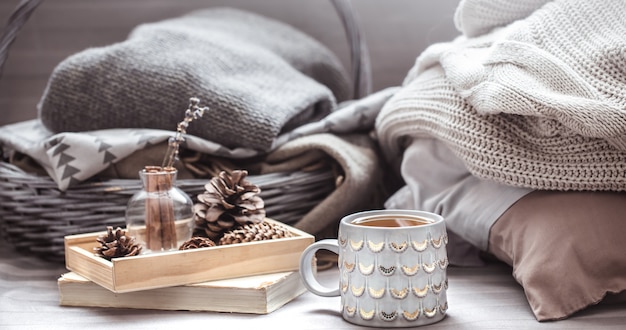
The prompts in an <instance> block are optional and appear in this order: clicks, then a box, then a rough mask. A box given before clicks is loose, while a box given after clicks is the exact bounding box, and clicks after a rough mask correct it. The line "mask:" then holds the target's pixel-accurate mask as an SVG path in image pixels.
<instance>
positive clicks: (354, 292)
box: [350, 285, 365, 297]
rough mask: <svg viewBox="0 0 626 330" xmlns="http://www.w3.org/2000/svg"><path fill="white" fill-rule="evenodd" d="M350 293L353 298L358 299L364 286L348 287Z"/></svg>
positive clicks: (363, 290)
mask: <svg viewBox="0 0 626 330" xmlns="http://www.w3.org/2000/svg"><path fill="white" fill-rule="evenodd" d="M350 291H352V295H353V296H355V297H360V296H362V295H363V292H365V286H361V287H358V288H357V287H355V286H354V285H353V286H351V287H350Z"/></svg>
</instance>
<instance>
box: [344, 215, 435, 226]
mask: <svg viewBox="0 0 626 330" xmlns="http://www.w3.org/2000/svg"><path fill="white" fill-rule="evenodd" d="M352 223H353V224H355V225H359V226H369V227H387V228H389V227H413V226H422V225H428V224H430V223H432V222H431V221H429V220H426V219H423V218H420V217H416V216H408V215H397V214H394V215H391V214H390V215H377V216H372V217H363V218H358V219H354V221H352Z"/></svg>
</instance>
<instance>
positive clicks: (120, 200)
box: [0, 162, 335, 261]
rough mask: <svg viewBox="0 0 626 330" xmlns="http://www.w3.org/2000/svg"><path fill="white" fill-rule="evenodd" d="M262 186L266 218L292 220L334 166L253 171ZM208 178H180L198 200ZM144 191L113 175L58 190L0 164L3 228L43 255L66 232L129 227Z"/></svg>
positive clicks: (327, 189)
mask: <svg viewBox="0 0 626 330" xmlns="http://www.w3.org/2000/svg"><path fill="white" fill-rule="evenodd" d="M247 179H248V180H249V181H250V182H252V183H254V184H256V185H258V186H259V187H260V188H261V193H260V196H261V197H262V198H263V200H264V201H265V205H266V212H267V216H268V217H270V218H273V219H275V220H278V221H282V222H284V223H288V224H293V223H295V222H296V221H298V220H299V219H301V218H302V217H303V216H304V215H305V214H307V213H308V212H309V211H310V210H311V209H312V208H313V207H315V205H317V204H319V203H320V202H321V201H322V200H323V199H324V198H326V197H327V196H328V195H329V194H330V193H331V192H332V191H333V190H334V180H335V178H334V174H333V173H332V171H330V170H316V171H310V172H305V171H295V172H280V173H270V174H263V175H250V176H248V177H247ZM208 182H209V180H208V179H188V180H178V181H177V185H178V187H179V188H181V189H182V190H183V191H185V192H186V193H187V194H189V196H190V197H191V198H192V200H193V201H194V202H196V201H197V200H196V196H197V195H198V194H199V193H202V192H203V191H204V189H205V188H204V186H205V184H207V183H208ZM140 189H141V182H140V181H139V180H131V179H110V180H103V181H91V182H85V183H82V184H80V185H78V186H76V187H73V188H71V189H69V190H67V191H60V190H59V189H58V188H57V186H56V183H54V181H53V180H52V179H51V178H50V177H45V176H37V175H34V174H31V173H26V172H24V171H22V170H21V169H20V168H18V167H16V166H14V165H12V164H9V163H6V162H0V218H1V219H2V221H0V232H1V233H2V236H3V238H4V239H5V240H7V241H8V242H9V243H10V244H11V245H13V246H14V247H15V248H16V249H17V250H18V251H21V252H23V253H26V254H31V255H36V256H39V257H42V258H45V259H51V260H55V261H62V260H63V259H64V243H63V238H64V237H65V236H66V235H71V234H78V233H87V232H96V231H102V230H104V229H106V226H120V227H125V225H126V221H125V218H124V214H125V211H126V204H127V202H128V200H129V199H130V197H131V196H132V195H133V194H134V193H135V192H137V191H139V190H140Z"/></svg>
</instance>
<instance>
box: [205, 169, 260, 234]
mask: <svg viewBox="0 0 626 330" xmlns="http://www.w3.org/2000/svg"><path fill="white" fill-rule="evenodd" d="M247 175H248V171H246V170H234V171H233V172H232V173H231V174H228V173H227V172H225V171H222V172H220V174H219V175H218V176H217V177H213V178H212V179H211V181H210V182H209V183H207V184H206V185H205V189H206V191H205V192H204V193H202V194H199V195H198V202H199V203H196V204H195V205H194V221H195V223H196V231H195V233H194V234H195V235H199V236H206V237H208V238H210V239H212V240H216V239H218V238H219V237H221V236H222V234H223V233H224V232H226V231H228V230H231V229H233V228H235V227H239V226H242V225H245V224H249V223H258V222H261V221H263V220H264V219H265V203H264V202H263V199H262V198H261V197H260V196H259V193H260V192H261V189H260V188H259V187H258V186H256V185H254V184H252V183H251V182H250V181H248V180H246V179H245V178H246V176H247Z"/></svg>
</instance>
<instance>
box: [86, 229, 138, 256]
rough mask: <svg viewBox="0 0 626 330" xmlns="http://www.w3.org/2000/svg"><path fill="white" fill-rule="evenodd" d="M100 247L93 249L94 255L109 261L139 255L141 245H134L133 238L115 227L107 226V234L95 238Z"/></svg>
mask: <svg viewBox="0 0 626 330" xmlns="http://www.w3.org/2000/svg"><path fill="white" fill-rule="evenodd" d="M96 240H97V241H98V243H100V246H97V247H95V248H94V251H95V252H96V255H98V256H100V257H102V258H105V259H107V260H111V259H113V258H118V257H130V256H136V255H138V254H139V253H141V245H139V244H136V243H135V238H134V237H131V236H128V235H126V232H125V231H124V230H123V229H121V228H120V227H117V228H116V229H115V230H113V227H111V226H107V232H106V233H105V234H102V235H100V236H98V238H96Z"/></svg>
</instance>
